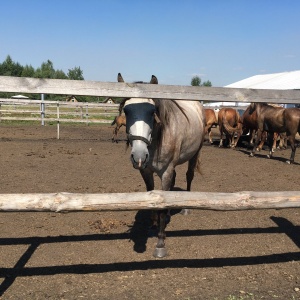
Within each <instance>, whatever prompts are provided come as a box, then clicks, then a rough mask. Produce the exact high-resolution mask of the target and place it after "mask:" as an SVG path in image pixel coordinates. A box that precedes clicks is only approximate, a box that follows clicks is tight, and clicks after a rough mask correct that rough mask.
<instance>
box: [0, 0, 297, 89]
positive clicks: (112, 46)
mask: <svg viewBox="0 0 300 300" xmlns="http://www.w3.org/2000/svg"><path fill="white" fill-rule="evenodd" d="M0 11H1V18H0V62H3V61H4V60H5V58H6V56H7V55H10V56H11V57H12V59H13V60H14V61H15V62H19V63H20V64H21V65H26V64H28V65H32V66H33V67H35V68H37V67H39V66H40V65H41V64H42V62H45V61H47V60H48V59H49V60H51V61H52V62H53V64H54V68H55V69H61V70H63V71H64V72H66V73H67V72H68V69H72V68H74V67H80V68H81V69H82V70H83V76H84V78H85V79H86V80H95V81H109V82H115V81H116V78H117V73H118V72H121V73H122V75H123V77H124V79H125V81H128V82H131V81H136V80H143V81H148V80H150V78H151V75H152V74H154V75H156V76H157V77H158V81H159V83H160V84H171V85H190V82H191V79H192V77H193V76H195V75H198V76H199V77H200V78H201V80H202V82H203V81H206V80H210V81H211V82H212V85H213V86H225V85H227V84H231V83H233V82H236V81H239V80H242V79H245V78H247V77H250V76H253V75H258V74H267V73H277V72H285V71H294V70H300V21H299V16H300V1H298V0H285V1H278V0H209V1H207V0H206V1H202V0H181V1H180V0H151V1H143V0H140V1H136V0H85V1H83V0H81V1H79V0H51V1H49V0H9V1H6V0H0Z"/></svg>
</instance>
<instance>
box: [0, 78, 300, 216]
mask: <svg viewBox="0 0 300 300" xmlns="http://www.w3.org/2000/svg"><path fill="white" fill-rule="evenodd" d="M0 92H14V93H29V94H32V93H36V94H63V95H85V96H109V97H133V98H134V97H144V98H162V99H176V100H196V101H201V100H204V101H205V100H207V101H228V102H270V103H293V104H298V103H300V90H259V89H236V88H218V87H192V86H170V85H152V84H138V83H133V84H129V83H109V82H96V81H76V80H59V79H37V78H19V77H7V76H0ZM44 103H47V102H46V101H44ZM73 105H78V103H76V104H73ZM83 105H84V104H83ZM183 207H184V208H199V209H212V210H244V209H268V208H291V207H300V191H283V192H273V193H271V192H240V193H201V192H189V193H186V192H163V191H152V192H147V193H125V194H123V193H111V194H70V193H53V194H2V195H1V194H0V211H19V210H21V211H81V210H137V209H150V208H151V209H161V208H183Z"/></svg>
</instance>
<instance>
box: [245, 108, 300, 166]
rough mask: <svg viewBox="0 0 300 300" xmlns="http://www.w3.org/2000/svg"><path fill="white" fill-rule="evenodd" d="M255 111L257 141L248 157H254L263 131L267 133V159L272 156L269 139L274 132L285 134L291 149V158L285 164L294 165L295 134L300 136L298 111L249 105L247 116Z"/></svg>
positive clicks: (295, 109)
mask: <svg viewBox="0 0 300 300" xmlns="http://www.w3.org/2000/svg"><path fill="white" fill-rule="evenodd" d="M255 111H256V112H257V127H258V129H257V140H256V142H255V145H254V148H253V150H252V152H251V154H250V156H254V154H255V150H256V147H257V144H258V142H259V140H260V139H261V135H262V132H263V131H267V132H268V133H269V135H268V141H269V148H270V151H269V155H268V157H269V158H271V157H272V155H273V151H272V141H271V139H272V136H273V134H274V132H278V133H283V132H286V136H287V138H288V140H289V142H290V144H291V148H292V153H291V157H290V160H288V161H287V163H294V159H295V153H296V145H295V136H296V134H297V132H298V133H299V134H300V109H299V108H278V107H273V106H271V105H269V104H266V103H251V104H250V111H249V114H253V113H254V112H255Z"/></svg>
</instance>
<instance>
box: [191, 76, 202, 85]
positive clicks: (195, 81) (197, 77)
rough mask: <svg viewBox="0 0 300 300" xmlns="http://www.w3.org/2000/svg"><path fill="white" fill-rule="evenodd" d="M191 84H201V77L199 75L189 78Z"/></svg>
mask: <svg viewBox="0 0 300 300" xmlns="http://www.w3.org/2000/svg"><path fill="white" fill-rule="evenodd" d="M191 85H192V86H200V85H201V78H200V77H199V76H197V75H196V76H194V77H193V78H192V80H191Z"/></svg>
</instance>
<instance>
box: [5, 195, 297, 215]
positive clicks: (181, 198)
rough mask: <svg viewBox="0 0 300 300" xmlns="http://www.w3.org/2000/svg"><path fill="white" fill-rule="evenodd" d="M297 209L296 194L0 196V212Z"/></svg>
mask: <svg viewBox="0 0 300 300" xmlns="http://www.w3.org/2000/svg"><path fill="white" fill-rule="evenodd" d="M295 207H300V191H288V192H238V193H208V192H189V193H187V192H166V191H159V190H154V191H151V192H136V193H125V194H124V193H110V194H80V193H49V194H0V211H54V212H62V211H104V210H140V209H165V208H198V209H207V210H208V209H209V210H249V209H271V208H276V209H278V208H295Z"/></svg>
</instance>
